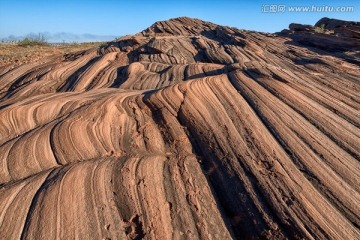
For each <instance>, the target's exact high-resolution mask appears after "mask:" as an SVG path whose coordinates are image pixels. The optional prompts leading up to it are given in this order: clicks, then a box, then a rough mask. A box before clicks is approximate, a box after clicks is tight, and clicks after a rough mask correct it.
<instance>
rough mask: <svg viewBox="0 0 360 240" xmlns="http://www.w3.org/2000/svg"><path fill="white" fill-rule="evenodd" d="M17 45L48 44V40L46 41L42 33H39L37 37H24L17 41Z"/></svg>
mask: <svg viewBox="0 0 360 240" xmlns="http://www.w3.org/2000/svg"><path fill="white" fill-rule="evenodd" d="M18 45H19V46H24V47H26V46H39V45H42V46H44V45H48V42H47V41H46V39H45V37H44V36H42V35H39V37H37V38H31V37H26V38H24V39H23V40H21V41H19V43H18Z"/></svg>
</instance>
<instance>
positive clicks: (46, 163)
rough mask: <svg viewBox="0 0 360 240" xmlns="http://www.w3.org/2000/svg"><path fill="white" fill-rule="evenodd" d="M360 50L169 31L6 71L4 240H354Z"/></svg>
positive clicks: (235, 33) (252, 35)
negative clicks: (358, 62) (359, 52)
mask: <svg viewBox="0 0 360 240" xmlns="http://www.w3.org/2000/svg"><path fill="white" fill-rule="evenodd" d="M354 41H355V40H354ZM356 41H359V40H356ZM358 50H359V49H356V48H353V49H349V50H348V51H352V52H351V53H354V54H348V55H346V54H347V53H345V52H333V50H332V52H330V51H326V50H324V49H318V48H315V47H310V46H307V45H304V44H302V43H298V42H296V39H293V38H291V35H287V36H279V35H272V34H264V33H256V32H248V31H243V30H238V29H235V28H229V27H222V26H218V25H215V24H212V23H208V22H203V21H201V20H197V19H190V18H178V19H172V20H169V21H165V22H157V23H155V24H154V25H153V26H151V27H150V28H148V29H146V30H144V31H143V32H141V33H139V34H137V35H134V36H126V37H123V38H120V39H118V40H117V41H114V42H110V43H108V44H107V46H102V47H100V48H98V49H91V50H89V51H85V52H79V53H76V54H68V55H65V56H54V57H51V58H47V59H43V60H42V61H41V62H38V63H30V64H26V65H22V66H20V67H17V68H12V67H11V66H7V67H3V68H1V69H0V166H1V167H0V238H1V239H17V238H21V239H75V238H78V239H90V238H91V239H142V238H145V239H234V238H235V239H236V238H238V239H243V238H249V239H253V238H266V239H286V238H291V239H303V238H306V239H359V238H360V230H359V226H360V187H359V186H360V163H359V158H360V129H359V128H360V111H359V110H360V79H359V72H360V67H359V65H357V64H356V61H358V59H356V53H357V52H356V51H358ZM344 54H345V55H346V56H348V57H344V56H345V55H344Z"/></svg>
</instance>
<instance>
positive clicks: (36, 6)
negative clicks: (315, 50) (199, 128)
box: [0, 0, 360, 38]
mask: <svg viewBox="0 0 360 240" xmlns="http://www.w3.org/2000/svg"><path fill="white" fill-rule="evenodd" d="M296 2H297V3H296ZM299 2H300V1H284V0H279V1H277V0H261V1H259V0H253V1H241V0H228V1H227V0H222V1H220V0H213V1H211V0H208V1H204V0H202V1H195V0H184V1H181V0H178V1H174V2H170V1H139V0H129V1H120V0H117V1H116V0H102V1H94V0H87V1H84V0H56V1H54V0H26V1H25V0H0V38H4V37H7V36H9V35H16V36H24V35H27V34H29V33H43V32H48V33H53V34H56V33H61V32H64V33H73V34H84V33H88V34H94V35H103V36H104V35H107V36H121V35H125V34H134V33H136V32H139V31H141V30H143V29H145V28H146V27H148V26H150V25H151V24H152V23H154V22H155V21H158V20H166V19H169V18H174V17H180V16H189V17H196V18H200V19H203V20H207V21H211V22H214V23H217V24H221V25H228V26H233V27H238V28H241V29H247V30H256V31H263V32H276V31H280V30H282V29H284V28H287V27H288V25H289V23H292V22H297V23H304V24H314V23H315V22H316V21H317V20H319V19H320V18H322V17H325V16H326V17H330V18H339V19H344V20H353V21H360V1H359V0H357V1H355V0H349V1H346V0H345V1H340V0H327V1H324V0H320V1H307V0H305V1H302V2H301V3H299ZM270 4H271V5H279V4H283V5H285V6H286V8H287V7H289V6H312V5H314V6H325V5H327V6H353V7H354V8H355V10H354V11H353V12H347V13H339V12H320V13H319V12H316V13H315V12H302V13H294V12H289V11H288V10H286V11H285V12H284V13H279V12H278V13H264V12H262V11H261V9H262V6H263V5H270Z"/></svg>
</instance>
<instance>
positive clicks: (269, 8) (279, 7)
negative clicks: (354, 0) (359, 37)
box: [261, 4, 355, 13]
mask: <svg viewBox="0 0 360 240" xmlns="http://www.w3.org/2000/svg"><path fill="white" fill-rule="evenodd" d="M354 11H355V7H354V6H327V5H325V6H324V5H323V6H315V5H312V6H286V5H284V4H267V5H262V6H261V12H263V13H285V12H354Z"/></svg>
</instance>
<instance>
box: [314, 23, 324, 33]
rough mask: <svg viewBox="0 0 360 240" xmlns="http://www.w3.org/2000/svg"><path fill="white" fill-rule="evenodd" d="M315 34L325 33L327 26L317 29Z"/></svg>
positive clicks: (322, 25)
mask: <svg viewBox="0 0 360 240" xmlns="http://www.w3.org/2000/svg"><path fill="white" fill-rule="evenodd" d="M315 32H317V33H325V24H321V26H320V27H315Z"/></svg>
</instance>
